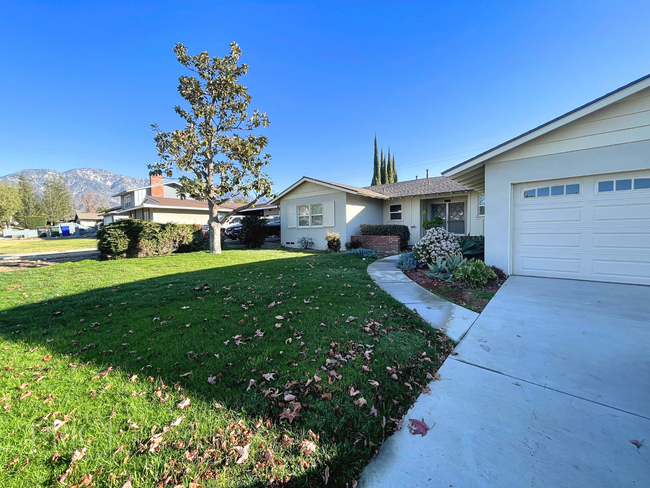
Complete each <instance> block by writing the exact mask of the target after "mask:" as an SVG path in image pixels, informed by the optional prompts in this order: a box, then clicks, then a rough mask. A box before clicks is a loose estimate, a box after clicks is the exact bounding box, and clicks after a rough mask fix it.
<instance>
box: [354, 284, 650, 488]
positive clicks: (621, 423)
mask: <svg viewBox="0 0 650 488" xmlns="http://www.w3.org/2000/svg"><path fill="white" fill-rule="evenodd" d="M456 352H458V355H457V356H450V358H449V359H448V360H447V361H446V362H445V364H444V365H443V366H442V368H441V369H440V375H441V378H442V380H441V381H437V382H432V383H431V384H430V387H431V390H432V393H431V394H430V395H421V396H420V398H419V399H418V401H417V402H416V404H415V405H414V406H413V408H412V409H411V411H409V412H408V414H407V415H406V417H405V427H406V423H407V422H408V419H409V418H414V419H420V418H424V420H425V421H426V423H427V424H428V425H430V426H431V425H433V424H434V423H435V426H434V427H433V428H432V429H431V430H430V431H429V432H428V434H427V436H426V437H420V436H412V435H410V434H409V432H408V430H407V429H406V428H403V429H402V430H400V431H398V432H397V433H396V434H395V435H393V436H392V437H391V438H390V439H388V440H387V441H386V443H385V444H384V446H383V448H382V450H381V452H380V453H379V454H378V456H377V458H376V459H375V460H374V461H373V462H371V464H370V465H369V466H368V467H367V468H366V470H365V471H364V472H363V474H362V476H361V479H360V486H361V487H362V488H366V487H402V486H404V487H406V486H409V487H411V486H413V487H415V486H427V487H440V488H449V487H453V488H461V487H468V488H470V487H471V488H474V487H545V488H548V487H571V488H576V487H590V488H594V487H608V488H609V487H645V486H650V287H647V286H633V285H617V284H609V283H594V282H583V281H570V280H557V279H548V278H527V277H518V276H515V277H511V278H510V279H509V280H508V281H507V282H506V284H505V285H504V286H503V287H502V289H501V290H500V291H499V292H498V293H497V295H496V296H495V298H494V299H493V300H492V301H491V302H490V304H489V305H488V307H487V308H486V310H485V311H484V312H483V313H482V314H481V315H480V317H479V318H478V320H477V321H476V322H475V323H474V325H473V326H472V328H471V329H470V330H469V332H468V333H467V335H466V336H465V338H464V339H463V340H462V342H461V343H460V345H459V346H458V347H457V348H456ZM630 440H637V441H641V442H644V445H642V447H641V448H637V447H636V446H635V445H634V444H632V443H630Z"/></svg>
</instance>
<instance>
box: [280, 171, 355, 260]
mask: <svg viewBox="0 0 650 488" xmlns="http://www.w3.org/2000/svg"><path fill="white" fill-rule="evenodd" d="M303 187H307V188H306V189H303ZM314 187H316V188H314ZM299 190H300V191H299ZM324 190H326V191H324ZM323 202H334V226H333V227H294V228H289V219H288V218H287V208H288V207H289V206H290V205H296V206H298V205H306V204H310V203H323ZM279 204H280V239H281V242H282V245H283V246H286V247H296V248H298V247H300V246H299V244H298V240H299V239H300V238H301V237H303V236H305V237H311V238H312V239H313V241H314V247H313V249H321V250H323V249H327V241H326V240H325V237H326V235H327V231H328V230H329V231H332V232H338V233H339V234H341V243H344V242H346V239H348V236H347V227H346V193H345V192H343V191H336V190H332V189H329V188H325V187H322V186H320V185H314V184H313V183H303V184H302V185H300V186H299V187H298V188H296V189H295V190H293V191H291V192H290V193H288V194H287V195H285V196H284V197H283V198H282V199H281V200H280V202H279Z"/></svg>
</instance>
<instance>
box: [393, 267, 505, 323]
mask: <svg viewBox="0 0 650 488" xmlns="http://www.w3.org/2000/svg"><path fill="white" fill-rule="evenodd" d="M494 271H495V273H496V274H497V277H496V278H494V279H491V280H489V281H488V282H487V284H486V285H485V287H484V288H483V289H482V290H475V289H474V288H470V287H468V286H467V285H464V284H463V283H448V282H446V281H444V280H439V279H437V278H431V277H429V276H427V274H426V270H424V269H416V270H413V271H405V272H404V274H406V276H408V277H409V278H410V279H412V280H413V281H415V282H416V283H417V284H418V285H420V286H422V287H424V288H426V289H427V290H429V291H430V292H432V293H435V294H436V295H438V296H439V297H442V298H444V299H445V300H449V301H450V302H453V303H455V304H457V305H460V306H461V307H465V308H468V309H470V310H473V311H474V312H478V313H481V312H482V311H483V310H484V309H485V307H486V306H487V304H488V303H489V302H490V299H491V298H492V297H493V296H494V294H495V293H496V292H497V291H498V290H499V288H501V285H503V283H505V281H506V279H508V275H506V274H505V273H504V272H503V271H502V270H500V269H498V268H495V269H494Z"/></svg>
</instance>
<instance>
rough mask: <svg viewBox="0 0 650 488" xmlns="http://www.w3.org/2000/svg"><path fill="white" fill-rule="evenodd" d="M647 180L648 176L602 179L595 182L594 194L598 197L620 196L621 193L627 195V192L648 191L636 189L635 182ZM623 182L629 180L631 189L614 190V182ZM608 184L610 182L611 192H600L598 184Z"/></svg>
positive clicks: (647, 189) (646, 189)
mask: <svg viewBox="0 0 650 488" xmlns="http://www.w3.org/2000/svg"><path fill="white" fill-rule="evenodd" d="M648 178H649V177H648V176H639V177H634V176H630V177H626V178H604V179H602V180H598V181H596V193H597V194H599V195H608V194H618V195H620V194H621V193H627V192H637V191H649V190H650V188H636V180H647V179H648ZM623 180H630V181H631V187H630V188H628V189H627V190H618V189H616V182H617V181H623ZM608 182H611V183H612V185H613V186H612V189H611V191H600V184H601V183H608Z"/></svg>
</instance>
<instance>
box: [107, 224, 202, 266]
mask: <svg viewBox="0 0 650 488" xmlns="http://www.w3.org/2000/svg"><path fill="white" fill-rule="evenodd" d="M97 238H98V244H97V248H98V249H99V251H100V252H101V253H102V254H103V255H104V256H106V257H108V258H110V259H118V258H141V257H146V256H161V255H164V254H171V253H173V252H188V251H197V250H201V249H205V248H206V244H207V242H208V241H207V239H206V238H204V237H203V235H202V231H201V226H200V225H191V224H172V223H170V224H159V223H156V222H150V221H144V220H135V219H123V220H118V221H117V222H113V223H111V224H108V225H105V226H103V227H101V228H100V229H99V230H98V231H97Z"/></svg>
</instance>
